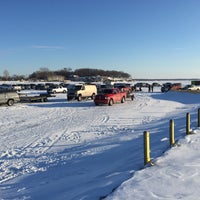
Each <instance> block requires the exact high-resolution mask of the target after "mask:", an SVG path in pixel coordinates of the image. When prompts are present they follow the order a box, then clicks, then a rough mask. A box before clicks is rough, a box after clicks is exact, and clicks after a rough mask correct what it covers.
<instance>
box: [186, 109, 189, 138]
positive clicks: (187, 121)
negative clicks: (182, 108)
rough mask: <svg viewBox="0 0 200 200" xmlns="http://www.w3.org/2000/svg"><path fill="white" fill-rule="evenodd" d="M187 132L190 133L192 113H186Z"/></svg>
mask: <svg viewBox="0 0 200 200" xmlns="http://www.w3.org/2000/svg"><path fill="white" fill-rule="evenodd" d="M186 134H187V135H189V134H190V113H187V114H186Z"/></svg>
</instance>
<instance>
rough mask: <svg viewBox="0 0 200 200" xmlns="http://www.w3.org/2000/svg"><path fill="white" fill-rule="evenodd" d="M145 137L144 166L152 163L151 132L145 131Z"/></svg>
mask: <svg viewBox="0 0 200 200" xmlns="http://www.w3.org/2000/svg"><path fill="white" fill-rule="evenodd" d="M143 137H144V165H146V164H148V163H149V162H150V161H151V158H150V137H149V132H148V131H144V134H143Z"/></svg>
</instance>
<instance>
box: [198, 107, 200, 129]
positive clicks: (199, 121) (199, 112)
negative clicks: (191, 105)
mask: <svg viewBox="0 0 200 200" xmlns="http://www.w3.org/2000/svg"><path fill="white" fill-rule="evenodd" d="M198 127H200V108H199V109H198Z"/></svg>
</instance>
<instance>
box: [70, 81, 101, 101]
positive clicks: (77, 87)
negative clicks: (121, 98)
mask: <svg viewBox="0 0 200 200" xmlns="http://www.w3.org/2000/svg"><path fill="white" fill-rule="evenodd" d="M96 94H97V86H96V85H92V84H88V85H87V84H74V85H70V86H68V93H67V99H68V101H70V100H73V99H76V100H78V101H81V100H82V99H86V98H91V99H94V97H95V95H96Z"/></svg>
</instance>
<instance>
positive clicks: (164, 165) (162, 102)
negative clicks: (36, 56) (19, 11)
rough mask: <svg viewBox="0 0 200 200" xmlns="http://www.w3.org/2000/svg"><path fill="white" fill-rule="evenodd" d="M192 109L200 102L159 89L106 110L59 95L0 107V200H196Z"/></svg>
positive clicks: (199, 177) (199, 172)
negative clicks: (146, 146) (146, 145)
mask: <svg viewBox="0 0 200 200" xmlns="http://www.w3.org/2000/svg"><path fill="white" fill-rule="evenodd" d="M199 107H200V94H191V93H186V92H167V93H161V92H160V88H157V89H156V88H155V90H154V92H151V93H149V92H148V91H145V90H144V91H142V92H137V93H135V99H134V101H131V100H130V99H127V101H126V102H125V103H123V104H115V105H113V106H95V105H94V102H93V101H92V100H87V101H82V102H77V101H69V102H68V101H67V100H66V94H57V95H56V97H52V98H49V101H48V102H43V103H40V102H37V103H36V102H35V103H28V102H26V103H17V104H14V106H11V107H9V106H5V105H2V106H0V111H1V112H0V117H1V120H0V138H1V139H0V199H2V200H3V199H6V200H7V199H12V200H13V199H20V200H21V199H34V200H36V199H37V200H40V199H41V200H43V199H48V200H51V199H52V200H55V199H56V200H98V199H107V200H111V199H112V200H118V199H120V200H122V199H125V200H128V199H130V200H132V199H137V200H140V199H141V200H143V199H152V200H154V199H168V200H169V199H170V200H171V199H187V200H188V199H195V200H196V199H199V192H198V191H199V187H200V151H199V150H200V145H199V143H200V135H199V133H200V129H199V128H198V127H197V121H198V117H197V111H198V108H199ZM188 112H189V113H190V114H191V131H192V133H194V134H191V135H186V123H185V121H186V113H188ZM170 119H174V122H175V139H176V145H175V146H174V147H172V148H170V145H169V121H170ZM144 131H149V132H150V141H151V159H152V162H153V163H154V165H153V166H149V165H148V166H144V155H143V132H144Z"/></svg>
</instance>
